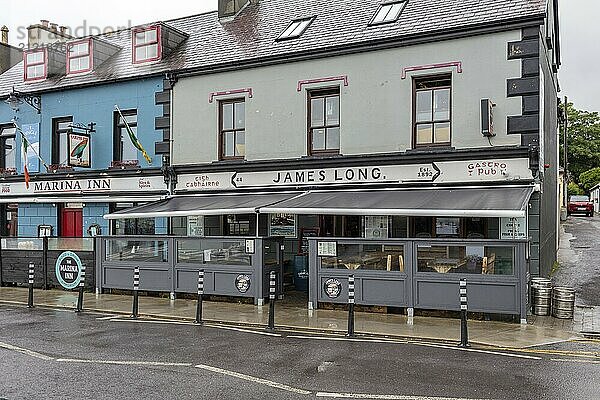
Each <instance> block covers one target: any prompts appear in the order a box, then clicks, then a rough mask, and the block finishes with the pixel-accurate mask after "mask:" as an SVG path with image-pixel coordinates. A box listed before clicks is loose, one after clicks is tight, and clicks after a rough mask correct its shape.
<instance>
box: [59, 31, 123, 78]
mask: <svg viewBox="0 0 600 400" xmlns="http://www.w3.org/2000/svg"><path fill="white" fill-rule="evenodd" d="M118 51H119V47H117V46H115V45H113V44H110V43H108V42H105V41H104V40H101V39H99V38H97V37H90V38H85V39H79V40H75V41H72V42H69V43H67V75H79V74H84V73H86V72H90V71H93V70H94V69H95V68H97V67H99V66H100V65H102V63H103V62H104V61H106V60H107V59H109V58H110V57H112V56H113V55H114V54H115V53H116V52H118Z"/></svg>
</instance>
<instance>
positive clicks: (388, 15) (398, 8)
mask: <svg viewBox="0 0 600 400" xmlns="http://www.w3.org/2000/svg"><path fill="white" fill-rule="evenodd" d="M405 6H406V1H395V2H392V3H385V4H382V5H381V6H379V9H378V10H377V13H376V14H375V16H374V17H373V20H372V21H371V25H377V24H386V23H388V22H396V21H398V18H399V17H400V14H402V10H404V7H405Z"/></svg>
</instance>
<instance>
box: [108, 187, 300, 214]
mask: <svg viewBox="0 0 600 400" xmlns="http://www.w3.org/2000/svg"><path fill="white" fill-rule="evenodd" d="M298 195H299V193H259V194H257V193H251V194H232V195H226V194H222V195H202V196H178V197H172V198H169V199H165V200H161V201H157V202H155V203H149V204H144V205H141V206H137V207H133V208H130V209H127V210H122V211H117V212H115V213H112V214H107V215H105V216H104V218H105V219H129V218H152V217H185V216H192V215H223V214H253V213H255V212H257V211H258V209H259V208H261V207H264V206H268V205H271V204H274V203H277V202H280V201H284V200H288V199H292V198H294V197H296V196H298Z"/></svg>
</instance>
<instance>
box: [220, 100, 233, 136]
mask: <svg viewBox="0 0 600 400" xmlns="http://www.w3.org/2000/svg"><path fill="white" fill-rule="evenodd" d="M221 128H222V130H224V131H226V130H230V129H233V103H224V104H223V126H222V127H221Z"/></svg>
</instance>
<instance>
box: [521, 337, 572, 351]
mask: <svg viewBox="0 0 600 400" xmlns="http://www.w3.org/2000/svg"><path fill="white" fill-rule="evenodd" d="M572 340H573V339H572V338H571V339H561V340H554V341H552V342H546V343H538V344H532V345H530V346H524V347H523V348H524V349H534V348H535V347H540V346H550V345H552V344H558V343H565V342H570V341H572Z"/></svg>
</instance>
